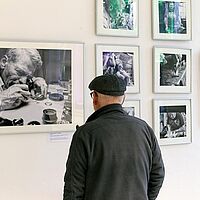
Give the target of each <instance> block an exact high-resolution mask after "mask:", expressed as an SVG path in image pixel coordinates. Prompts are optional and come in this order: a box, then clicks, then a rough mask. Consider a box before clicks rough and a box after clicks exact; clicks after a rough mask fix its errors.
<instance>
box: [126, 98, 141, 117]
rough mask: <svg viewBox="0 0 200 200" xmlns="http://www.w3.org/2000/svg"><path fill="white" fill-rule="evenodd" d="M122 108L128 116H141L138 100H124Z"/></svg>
mask: <svg viewBox="0 0 200 200" xmlns="http://www.w3.org/2000/svg"><path fill="white" fill-rule="evenodd" d="M122 108H123V110H124V111H125V112H127V114H128V115H130V116H134V117H138V118H140V117H141V108H140V100H125V101H124V103H123V105H122Z"/></svg>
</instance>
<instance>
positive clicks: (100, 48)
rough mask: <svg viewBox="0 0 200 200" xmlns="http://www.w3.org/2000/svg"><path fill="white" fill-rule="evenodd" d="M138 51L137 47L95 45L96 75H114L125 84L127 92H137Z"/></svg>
mask: <svg viewBox="0 0 200 200" xmlns="http://www.w3.org/2000/svg"><path fill="white" fill-rule="evenodd" d="M138 51H139V49H138V47H131V46H106V45H96V58H97V64H96V66H97V70H96V71H97V75H101V74H113V75H116V76H118V77H119V78H121V79H123V80H124V81H125V82H126V85H127V92H129V91H130V92H131V91H132V92H136V93H137V92H139V61H138V56H139V55H138Z"/></svg>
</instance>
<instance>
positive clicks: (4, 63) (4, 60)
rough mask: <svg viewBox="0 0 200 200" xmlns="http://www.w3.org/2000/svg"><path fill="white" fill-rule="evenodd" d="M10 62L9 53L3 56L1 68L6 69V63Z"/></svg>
mask: <svg viewBox="0 0 200 200" xmlns="http://www.w3.org/2000/svg"><path fill="white" fill-rule="evenodd" d="M7 63H8V56H7V55H4V56H3V57H2V58H1V61H0V69H1V70H2V69H4V68H5V66H6V64H7Z"/></svg>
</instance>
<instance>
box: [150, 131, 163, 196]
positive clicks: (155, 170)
mask: <svg viewBox="0 0 200 200" xmlns="http://www.w3.org/2000/svg"><path fill="white" fill-rule="evenodd" d="M149 129H150V132H151V135H152V144H153V145H152V166H151V171H150V179H149V183H148V198H149V200H155V199H156V197H157V196H158V193H159V191H160V188H161V186H162V184H163V181H164V176H165V168H164V164H163V160H162V155H161V151H160V147H159V145H158V142H157V139H156V137H155V135H154V133H153V130H152V129H151V128H150V127H149Z"/></svg>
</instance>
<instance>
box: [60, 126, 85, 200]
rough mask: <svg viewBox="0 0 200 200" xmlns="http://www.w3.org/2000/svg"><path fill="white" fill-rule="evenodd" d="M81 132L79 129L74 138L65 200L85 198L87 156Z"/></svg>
mask: <svg viewBox="0 0 200 200" xmlns="http://www.w3.org/2000/svg"><path fill="white" fill-rule="evenodd" d="M80 133H81V131H80V130H79V129H78V130H77V131H76V132H75V133H74V136H73V138H72V142H71V146H70V151H69V156H68V160H67V164H66V172H65V177H64V191H63V200H83V199H84V195H85V176H86V171H87V156H86V150H85V146H84V140H83V139H82V138H81V137H80Z"/></svg>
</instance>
